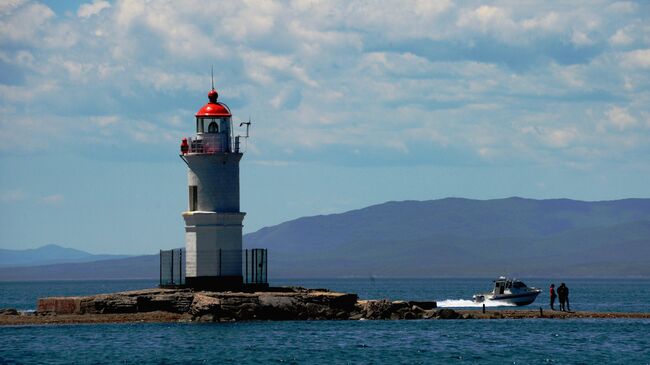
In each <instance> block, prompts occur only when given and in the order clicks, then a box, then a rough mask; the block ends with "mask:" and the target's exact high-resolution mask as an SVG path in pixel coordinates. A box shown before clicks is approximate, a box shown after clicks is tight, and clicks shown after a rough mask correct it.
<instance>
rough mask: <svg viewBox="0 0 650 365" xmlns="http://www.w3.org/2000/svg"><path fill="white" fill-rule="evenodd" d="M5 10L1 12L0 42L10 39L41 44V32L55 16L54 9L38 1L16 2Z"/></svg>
mask: <svg viewBox="0 0 650 365" xmlns="http://www.w3.org/2000/svg"><path fill="white" fill-rule="evenodd" d="M3 10H4V11H3V12H2V14H0V42H1V41H7V40H9V41H12V42H18V43H26V44H34V45H39V43H40V42H41V41H42V39H41V32H42V31H43V30H44V28H45V27H46V26H47V23H48V22H49V21H50V20H51V19H52V18H53V17H54V16H55V14H54V12H53V11H52V9H50V8H48V7H47V6H45V5H42V4H38V3H24V2H16V3H13V4H12V6H8V7H6V8H5V9H3ZM2 43H4V42H2Z"/></svg>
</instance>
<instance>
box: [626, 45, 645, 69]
mask: <svg viewBox="0 0 650 365" xmlns="http://www.w3.org/2000/svg"><path fill="white" fill-rule="evenodd" d="M622 60H623V64H624V65H626V66H628V67H638V68H650V48H648V49H637V50H634V51H631V52H627V53H624V54H623V55H622Z"/></svg>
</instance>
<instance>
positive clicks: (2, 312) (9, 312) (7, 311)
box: [0, 308, 20, 316]
mask: <svg viewBox="0 0 650 365" xmlns="http://www.w3.org/2000/svg"><path fill="white" fill-rule="evenodd" d="M18 314H20V313H18V311H17V310H16V309H14V308H2V309H0V316H17V315H18Z"/></svg>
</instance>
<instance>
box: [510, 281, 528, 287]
mask: <svg viewBox="0 0 650 365" xmlns="http://www.w3.org/2000/svg"><path fill="white" fill-rule="evenodd" d="M512 287H513V288H525V287H526V284H524V283H523V282H521V281H515V282H514V283H513V284H512Z"/></svg>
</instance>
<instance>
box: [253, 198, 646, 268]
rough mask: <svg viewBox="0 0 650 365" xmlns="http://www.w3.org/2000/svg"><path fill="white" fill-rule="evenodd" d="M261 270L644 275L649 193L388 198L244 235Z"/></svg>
mask: <svg viewBox="0 0 650 365" xmlns="http://www.w3.org/2000/svg"><path fill="white" fill-rule="evenodd" d="M244 241H245V245H246V246H247V247H267V248H268V249H269V260H270V261H269V275H273V276H275V277H341V276H373V275H375V276H396V277H408V276H425V277H426V276H456V277H457V276H496V275H500V274H515V275H520V276H581V277H611V276H616V277H619V276H623V277H628V276H642V277H650V199H625V200H616V201H603V202H584V201H575V200H569V199H551V200H534V199H522V198H507V199H495V200H471V199H460V198H447V199H441V200H432V201H402V202H388V203H384V204H379V205H374V206H370V207H367V208H363V209H359V210H353V211H349V212H346V213H341V214H330V215H322V216H314V217H305V218H299V219H296V220H292V221H289V222H285V223H282V224H279V225H277V226H274V227H268V228H263V229H261V230H259V231H257V232H255V233H252V234H248V235H246V236H245V237H244Z"/></svg>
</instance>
